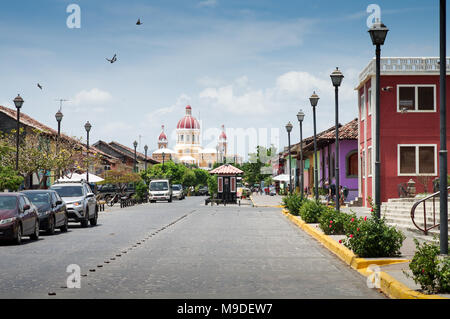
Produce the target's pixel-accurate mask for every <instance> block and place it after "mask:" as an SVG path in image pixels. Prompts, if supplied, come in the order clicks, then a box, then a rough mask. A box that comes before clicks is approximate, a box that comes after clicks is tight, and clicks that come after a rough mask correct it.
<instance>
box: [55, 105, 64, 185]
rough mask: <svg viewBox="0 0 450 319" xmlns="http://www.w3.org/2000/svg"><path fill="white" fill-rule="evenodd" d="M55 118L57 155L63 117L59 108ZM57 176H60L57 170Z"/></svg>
mask: <svg viewBox="0 0 450 319" xmlns="http://www.w3.org/2000/svg"><path fill="white" fill-rule="evenodd" d="M55 118H56V121H57V122H58V140H57V143H56V154H57V155H58V153H59V139H60V137H61V121H62V119H63V114H62V112H61V110H59V111H58V112H56V114H55ZM57 177H58V178H59V177H60V172H59V170H58V172H57Z"/></svg>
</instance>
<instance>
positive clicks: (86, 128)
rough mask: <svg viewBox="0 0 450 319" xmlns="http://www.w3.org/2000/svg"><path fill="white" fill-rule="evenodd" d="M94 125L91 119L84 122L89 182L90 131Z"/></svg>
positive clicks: (87, 179)
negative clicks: (90, 121)
mask: <svg viewBox="0 0 450 319" xmlns="http://www.w3.org/2000/svg"><path fill="white" fill-rule="evenodd" d="M91 128H92V125H91V123H89V121H87V122H86V124H84V129H85V130H86V134H87V138H86V146H87V154H86V159H87V165H86V181H87V182H88V183H89V132H90V131H91Z"/></svg>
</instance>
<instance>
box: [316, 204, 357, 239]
mask: <svg viewBox="0 0 450 319" xmlns="http://www.w3.org/2000/svg"><path fill="white" fill-rule="evenodd" d="M352 218H353V220H355V219H356V215H355V214H354V213H352V214H346V213H343V212H338V211H336V210H335V209H334V208H330V207H327V208H326V209H324V210H323V211H322V214H321V215H320V217H319V223H320V228H321V229H322V231H323V232H324V233H325V234H326V235H344V234H345V233H346V229H349V228H350V225H351V220H352Z"/></svg>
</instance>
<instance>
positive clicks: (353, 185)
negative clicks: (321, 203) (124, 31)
mask: <svg viewBox="0 0 450 319" xmlns="http://www.w3.org/2000/svg"><path fill="white" fill-rule="evenodd" d="M320 151H321V153H322V151H323V154H324V155H323V156H322V154H321V157H320V170H321V174H320V175H321V176H323V177H324V180H323V181H322V180H321V185H322V186H323V184H322V182H323V183H325V182H327V181H328V180H329V172H330V170H329V162H330V164H331V166H333V162H332V158H333V157H334V154H335V153H336V146H335V143H331V144H329V145H328V146H325V147H323V148H322V149H320ZM328 151H329V153H330V157H328ZM354 152H358V141H357V140H340V141H339V184H340V185H342V186H343V187H344V186H345V187H347V188H348V189H349V194H348V196H347V199H346V201H351V200H353V199H355V198H356V197H358V176H355V177H349V176H348V174H347V170H348V165H347V159H348V156H349V155H350V154H352V153H354ZM328 159H330V160H329V162H328ZM323 160H324V162H323ZM331 169H332V170H333V171H334V170H335V168H334V167H331ZM333 175H334V174H331V176H333ZM330 181H331V184H335V183H336V179H335V178H334V177H332V178H331V179H330Z"/></svg>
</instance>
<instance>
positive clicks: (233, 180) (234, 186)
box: [230, 177, 236, 193]
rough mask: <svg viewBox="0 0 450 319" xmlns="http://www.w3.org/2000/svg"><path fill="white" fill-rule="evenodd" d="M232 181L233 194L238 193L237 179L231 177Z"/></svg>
mask: <svg viewBox="0 0 450 319" xmlns="http://www.w3.org/2000/svg"><path fill="white" fill-rule="evenodd" d="M230 179H231V192H232V193H236V177H230Z"/></svg>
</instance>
